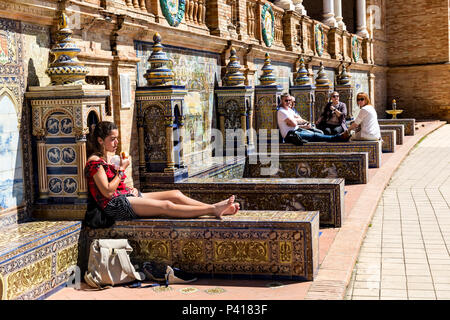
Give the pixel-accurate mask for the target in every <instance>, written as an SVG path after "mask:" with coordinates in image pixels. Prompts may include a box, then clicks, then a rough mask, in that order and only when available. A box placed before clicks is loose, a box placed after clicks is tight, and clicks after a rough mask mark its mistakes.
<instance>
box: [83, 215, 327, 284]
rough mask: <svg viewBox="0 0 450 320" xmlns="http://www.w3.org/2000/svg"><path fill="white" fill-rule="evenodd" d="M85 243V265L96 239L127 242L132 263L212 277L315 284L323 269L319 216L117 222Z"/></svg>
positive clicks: (94, 232)
mask: <svg viewBox="0 0 450 320" xmlns="http://www.w3.org/2000/svg"><path fill="white" fill-rule="evenodd" d="M85 237H86V239H85V240H83V243H84V244H85V246H84V248H83V249H82V250H83V252H84V255H85V258H84V259H83V260H87V257H88V249H89V245H90V243H91V241H92V240H93V239H98V238H108V239H109V238H126V239H128V240H129V243H130V245H131V246H132V247H133V252H132V253H131V259H132V261H133V263H139V262H144V261H151V260H160V261H165V262H167V263H169V264H170V265H172V266H175V267H179V268H181V269H182V270H185V271H189V272H192V273H195V274H207V275H209V276H212V277H223V276H227V277H246V278H272V279H289V280H313V279H314V275H315V274H316V273H317V271H318V266H319V261H318V258H319V251H318V249H319V214H318V212H317V211H314V212H302V211H240V212H239V213H238V214H236V215H234V216H225V217H223V219H222V220H219V219H215V218H212V217H201V218H197V219H163V218H159V219H158V218H155V219H140V220H133V221H118V222H116V223H115V225H113V226H112V227H111V228H105V229H89V228H87V229H86V233H85Z"/></svg>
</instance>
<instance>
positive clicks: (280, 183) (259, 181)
mask: <svg viewBox="0 0 450 320" xmlns="http://www.w3.org/2000/svg"><path fill="white" fill-rule="evenodd" d="M343 182H344V179H342V178H336V179H322V178H320V179H319V178H317V179H316V178H282V179H280V178H236V179H219V178H189V179H187V180H184V181H180V182H177V183H175V186H176V185H177V184H183V185H186V184H192V185H198V184H205V187H206V186H208V185H209V186H214V185H216V186H217V187H219V186H220V187H222V186H226V185H245V186H255V187H257V188H258V187H260V188H270V186H274V187H275V188H277V189H278V188H283V187H285V188H289V187H292V186H297V185H302V186H304V185H327V184H332V185H336V184H341V183H343Z"/></svg>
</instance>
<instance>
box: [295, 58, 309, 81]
mask: <svg viewBox="0 0 450 320" xmlns="http://www.w3.org/2000/svg"><path fill="white" fill-rule="evenodd" d="M299 62H300V66H299V67H298V70H297V73H296V74H295V79H294V85H296V86H304V85H309V84H310V79H309V76H308V70H306V67H305V60H304V59H303V58H300V60H299Z"/></svg>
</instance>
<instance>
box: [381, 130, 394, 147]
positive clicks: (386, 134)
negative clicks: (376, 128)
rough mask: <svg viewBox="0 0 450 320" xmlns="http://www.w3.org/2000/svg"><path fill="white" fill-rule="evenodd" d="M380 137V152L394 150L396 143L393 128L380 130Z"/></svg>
mask: <svg viewBox="0 0 450 320" xmlns="http://www.w3.org/2000/svg"><path fill="white" fill-rule="evenodd" d="M380 132H381V139H382V140H383V144H382V147H381V150H382V152H395V145H396V140H397V139H396V133H395V130H380Z"/></svg>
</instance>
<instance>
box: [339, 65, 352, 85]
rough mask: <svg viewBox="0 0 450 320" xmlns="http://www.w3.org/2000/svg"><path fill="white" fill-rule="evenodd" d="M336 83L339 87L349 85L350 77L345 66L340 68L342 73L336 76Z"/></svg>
mask: <svg viewBox="0 0 450 320" xmlns="http://www.w3.org/2000/svg"><path fill="white" fill-rule="evenodd" d="M337 83H338V85H341V86H344V85H350V76H349V75H348V73H347V68H346V67H345V66H342V71H341V73H340V74H339V76H338V79H337Z"/></svg>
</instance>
